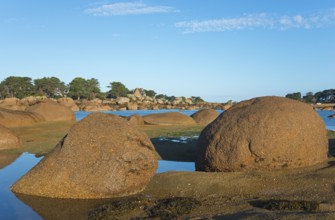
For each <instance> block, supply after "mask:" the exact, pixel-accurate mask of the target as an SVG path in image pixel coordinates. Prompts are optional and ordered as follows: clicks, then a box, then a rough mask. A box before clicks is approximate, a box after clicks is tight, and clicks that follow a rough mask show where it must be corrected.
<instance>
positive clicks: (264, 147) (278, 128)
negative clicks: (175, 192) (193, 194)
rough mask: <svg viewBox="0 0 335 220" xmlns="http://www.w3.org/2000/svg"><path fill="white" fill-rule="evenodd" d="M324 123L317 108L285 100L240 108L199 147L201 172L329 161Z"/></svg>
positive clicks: (205, 133) (221, 121) (222, 119)
mask: <svg viewBox="0 0 335 220" xmlns="http://www.w3.org/2000/svg"><path fill="white" fill-rule="evenodd" d="M327 152H328V138H327V132H326V128H325V125H324V122H323V120H322V119H321V118H320V116H319V115H318V114H317V113H316V112H315V111H314V110H313V108H312V106H310V105H307V104H304V103H302V102H299V101H294V100H291V99H286V98H281V97H260V98H254V99H251V100H247V101H243V102H240V103H238V104H236V105H234V106H233V107H232V108H230V109H229V110H227V111H225V112H224V113H222V114H221V115H220V116H219V117H218V118H217V119H216V120H214V121H213V122H212V123H211V124H209V125H208V126H207V127H206V128H205V129H204V130H203V131H202V132H201V135H200V137H199V139H198V142H197V156H196V170H198V171H219V172H220V171H241V170H273V169H286V168H297V167H306V166H311V165H314V164H317V163H321V162H324V161H326V160H327Z"/></svg>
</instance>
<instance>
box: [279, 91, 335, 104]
mask: <svg viewBox="0 0 335 220" xmlns="http://www.w3.org/2000/svg"><path fill="white" fill-rule="evenodd" d="M285 97H286V98H290V99H294V100H298V101H303V102H306V103H310V104H315V103H335V89H327V90H323V91H320V92H317V93H315V94H314V93H313V92H307V93H306V94H305V95H304V96H302V94H301V92H294V93H288V94H287V95H286V96H285Z"/></svg>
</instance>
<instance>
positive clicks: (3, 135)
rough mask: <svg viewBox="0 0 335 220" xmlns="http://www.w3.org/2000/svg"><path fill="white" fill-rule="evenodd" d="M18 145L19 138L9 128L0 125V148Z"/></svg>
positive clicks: (5, 148)
mask: <svg viewBox="0 0 335 220" xmlns="http://www.w3.org/2000/svg"><path fill="white" fill-rule="evenodd" d="M19 147H20V139H19V137H17V136H16V135H15V134H14V133H13V132H12V131H11V130H9V129H8V128H6V127H5V126H3V125H0V150H7V149H15V148H19Z"/></svg>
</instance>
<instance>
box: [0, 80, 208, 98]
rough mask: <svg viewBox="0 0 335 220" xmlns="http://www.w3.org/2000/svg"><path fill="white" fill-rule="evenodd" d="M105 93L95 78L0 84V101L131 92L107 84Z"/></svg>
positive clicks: (113, 95) (115, 95) (148, 93)
mask: <svg viewBox="0 0 335 220" xmlns="http://www.w3.org/2000/svg"><path fill="white" fill-rule="evenodd" d="M107 87H108V88H109V90H108V91H107V92H102V91H101V90H100V83H99V81H98V79H95V78H91V79H84V78H82V77H76V78H74V79H73V80H72V81H71V82H70V83H69V84H65V83H64V82H63V81H61V80H60V79H59V78H57V77H43V78H40V79H34V80H33V79H32V78H30V77H18V76H10V77H7V78H6V79H4V80H3V81H1V83H0V99H5V98H19V99H22V98H25V97H28V96H46V97H48V98H60V97H71V98H73V99H75V100H80V99H88V100H92V99H95V98H99V99H101V100H104V99H106V98H118V97H126V96H127V95H128V94H132V91H133V90H129V89H128V88H127V87H126V86H125V85H124V84H123V83H121V82H111V83H110V85H109V86H107ZM144 93H145V94H146V96H149V97H152V98H154V97H156V98H163V99H166V100H168V101H174V100H175V99H176V97H175V96H167V95H164V94H158V95H157V93H156V92H155V91H154V90H146V89H144ZM192 100H193V101H195V102H200V101H202V102H203V99H202V98H201V97H199V96H192Z"/></svg>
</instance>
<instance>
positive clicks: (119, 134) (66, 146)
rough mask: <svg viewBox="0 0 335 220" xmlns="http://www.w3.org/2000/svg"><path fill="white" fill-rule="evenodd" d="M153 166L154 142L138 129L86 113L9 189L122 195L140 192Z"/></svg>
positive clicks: (52, 194) (49, 193)
mask: <svg viewBox="0 0 335 220" xmlns="http://www.w3.org/2000/svg"><path fill="white" fill-rule="evenodd" d="M156 169H157V156H156V154H155V149H154V146H153V145H152V143H151V142H150V139H149V138H148V137H147V136H146V135H145V134H144V133H143V132H142V131H140V130H139V129H137V127H136V126H131V125H130V124H129V123H128V122H127V120H126V119H123V118H121V117H119V116H116V115H109V114H103V113H92V114H90V115H89V116H87V117H86V118H84V119H83V120H81V121H80V122H78V123H77V124H75V125H74V126H73V127H72V128H71V129H70V131H69V133H68V134H67V135H66V136H65V137H64V138H63V140H61V141H60V142H59V144H58V145H57V146H56V147H55V149H54V150H53V151H52V152H51V153H49V154H48V155H47V156H46V157H45V158H44V159H43V160H42V161H41V162H40V163H38V164H37V166H35V167H34V168H33V169H31V170H30V171H29V172H28V173H27V174H26V175H25V176H23V177H22V178H21V179H20V180H18V181H17V182H16V183H15V184H14V185H13V186H12V191H13V192H15V193H22V194H28V195H36V196H43V197H54V198H71V199H93V198H110V197H121V196H128V195H132V194H135V193H138V192H141V191H142V190H143V189H144V188H145V187H146V185H147V183H148V182H149V181H150V179H151V178H152V177H153V176H154V175H155V172H156Z"/></svg>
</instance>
